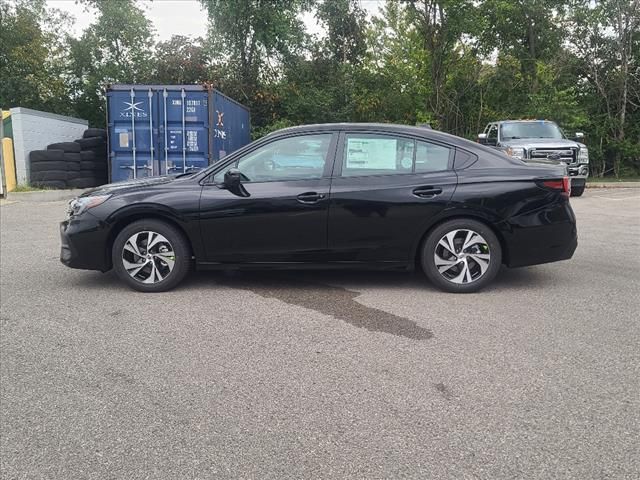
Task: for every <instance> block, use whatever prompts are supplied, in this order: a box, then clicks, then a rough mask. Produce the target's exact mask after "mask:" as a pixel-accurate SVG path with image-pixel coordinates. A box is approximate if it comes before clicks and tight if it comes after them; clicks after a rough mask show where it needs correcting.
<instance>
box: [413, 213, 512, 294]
mask: <svg viewBox="0 0 640 480" xmlns="http://www.w3.org/2000/svg"><path fill="white" fill-rule="evenodd" d="M453 232H457V233H456V234H454V235H453V236H451V237H449V241H447V238H446V237H445V236H446V235H448V234H451V233H453ZM469 232H473V233H475V234H476V235H478V236H479V237H480V239H481V240H484V241H481V242H480V241H478V240H480V239H478V237H474V236H471V237H469V236H468V235H469ZM441 239H442V240H443V242H444V243H440V240H441ZM467 239H469V240H471V241H472V243H470V244H469V245H468V247H467V248H466V249H464V250H462V251H458V249H459V248H460V247H462V246H464V242H465V241H467ZM474 239H475V240H476V242H473V240H474ZM451 240H453V246H451ZM447 244H448V245H449V246H451V248H452V249H454V250H456V251H455V252H453V253H452V252H451V251H450V250H449V249H447V248H445V246H444V245H447ZM487 255H489V257H488V258H487ZM436 256H437V257H438V258H439V261H438V265H436ZM468 259H470V260H468ZM420 261H421V264H422V270H423V271H424V273H425V274H426V276H427V277H428V278H429V280H430V281H431V283H433V284H434V285H435V286H436V287H438V288H439V289H440V290H444V291H445V292H451V293H471V292H476V291H478V290H480V289H482V288H484V287H485V286H487V285H488V284H489V283H491V281H492V280H493V279H494V278H495V276H496V275H497V273H498V271H499V270H500V265H501V264H502V247H501V246H500V241H499V240H498V238H497V237H496V235H495V233H493V230H491V228H489V227H488V226H487V225H485V224H484V223H481V222H478V221H476V220H471V219H465V218H462V219H455V220H449V221H447V222H444V223H442V224H441V225H438V226H437V227H436V228H434V229H433V230H432V231H431V232H430V233H429V235H428V236H427V237H426V239H425V240H424V242H423V244H422V252H421V257H420ZM485 261H488V265H487V263H485ZM448 262H451V263H448ZM439 267H440V268H445V267H448V268H446V269H445V270H443V271H442V272H440V271H439V270H438V268H439ZM467 271H468V272H469V273H468V275H467V273H466V272H467ZM469 277H470V278H471V281H469Z"/></svg>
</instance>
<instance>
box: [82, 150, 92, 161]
mask: <svg viewBox="0 0 640 480" xmlns="http://www.w3.org/2000/svg"><path fill="white" fill-rule="evenodd" d="M95 159H96V153H95V152H94V151H93V150H83V151H82V152H80V160H83V161H85V162H89V161H91V162H92V161H94V160H95Z"/></svg>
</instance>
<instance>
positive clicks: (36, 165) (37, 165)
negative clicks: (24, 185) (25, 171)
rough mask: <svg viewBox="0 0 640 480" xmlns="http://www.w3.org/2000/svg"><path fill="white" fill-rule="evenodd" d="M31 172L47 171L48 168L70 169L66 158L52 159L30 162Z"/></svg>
mask: <svg viewBox="0 0 640 480" xmlns="http://www.w3.org/2000/svg"><path fill="white" fill-rule="evenodd" d="M29 166H30V171H31V173H35V172H46V171H48V170H61V171H62V170H65V171H66V170H68V168H67V162H65V161H64V160H51V161H49V162H34V161H31V162H30V163H29Z"/></svg>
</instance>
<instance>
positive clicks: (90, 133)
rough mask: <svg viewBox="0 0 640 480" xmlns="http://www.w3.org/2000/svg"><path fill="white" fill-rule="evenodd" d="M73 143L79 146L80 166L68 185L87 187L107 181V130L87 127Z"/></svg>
mask: <svg viewBox="0 0 640 480" xmlns="http://www.w3.org/2000/svg"><path fill="white" fill-rule="evenodd" d="M75 143H77V144H78V145H79V146H80V168H79V170H78V175H77V177H76V178H74V179H73V180H70V181H69V182H68V183H69V186H70V187H72V188H89V187H96V186H98V185H102V184H105V183H107V177H108V164H107V131H106V130H102V129H100V128H89V129H87V130H85V132H84V134H83V135H82V138H80V139H78V140H76V141H75Z"/></svg>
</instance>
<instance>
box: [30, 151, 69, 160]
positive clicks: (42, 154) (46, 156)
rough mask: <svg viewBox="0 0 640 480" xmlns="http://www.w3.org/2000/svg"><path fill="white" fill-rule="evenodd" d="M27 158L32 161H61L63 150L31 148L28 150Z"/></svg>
mask: <svg viewBox="0 0 640 480" xmlns="http://www.w3.org/2000/svg"><path fill="white" fill-rule="evenodd" d="M29 160H30V161H32V162H62V161H64V151H63V150H32V151H31V152H29Z"/></svg>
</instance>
